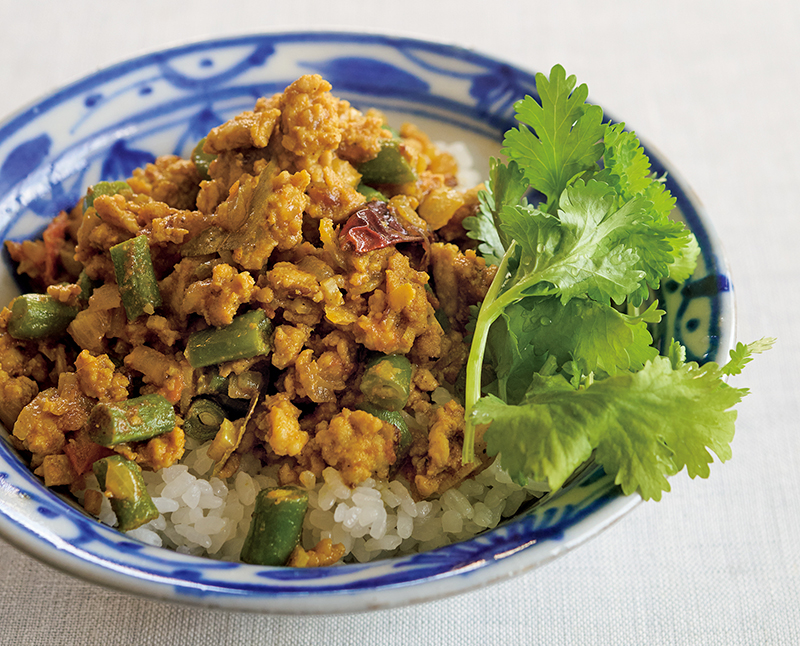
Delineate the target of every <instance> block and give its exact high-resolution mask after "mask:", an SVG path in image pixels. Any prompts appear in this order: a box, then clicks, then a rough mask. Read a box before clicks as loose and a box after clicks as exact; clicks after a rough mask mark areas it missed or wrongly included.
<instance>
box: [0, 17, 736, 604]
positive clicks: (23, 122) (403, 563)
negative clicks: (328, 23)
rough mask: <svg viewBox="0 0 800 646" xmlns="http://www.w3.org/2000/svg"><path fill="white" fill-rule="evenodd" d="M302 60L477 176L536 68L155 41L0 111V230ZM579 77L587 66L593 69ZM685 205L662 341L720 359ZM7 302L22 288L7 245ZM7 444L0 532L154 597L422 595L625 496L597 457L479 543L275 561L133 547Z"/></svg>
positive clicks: (19, 233) (249, 98)
mask: <svg viewBox="0 0 800 646" xmlns="http://www.w3.org/2000/svg"><path fill="white" fill-rule="evenodd" d="M305 73H319V74H321V75H322V76H323V77H325V78H326V79H327V80H329V81H330V82H331V83H332V85H333V88H334V93H335V94H336V95H337V96H340V97H342V98H344V99H347V100H349V101H350V102H351V103H352V104H353V105H354V106H355V107H357V108H361V109H366V108H368V107H376V108H378V109H380V110H382V111H383V112H384V113H385V114H386V115H387V116H388V118H389V120H390V122H393V123H400V122H401V121H402V120H404V119H408V120H412V121H414V122H415V123H417V124H418V125H420V126H421V127H422V128H423V129H425V130H426V131H427V132H429V133H430V134H432V135H433V137H434V138H435V139H437V140H443V141H463V142H465V143H466V145H467V146H468V148H469V150H470V152H471V153H472V155H473V156H474V158H475V159H476V164H477V170H478V171H479V172H481V174H482V175H483V176H486V174H487V171H488V159H489V157H490V156H491V155H496V154H497V153H498V151H499V148H500V142H501V140H502V134H503V132H504V131H505V130H506V129H507V128H509V127H510V126H511V125H513V112H514V111H513V105H514V102H515V101H517V100H518V99H520V98H522V97H523V96H524V95H526V94H534V93H535V91H534V74H532V73H531V72H528V71H525V70H521V69H518V68H516V67H514V66H513V65H510V64H508V63H505V62H502V61H499V60H496V59H494V58H491V57H489V56H485V55H482V54H479V53H476V52H473V51H470V50H466V49H462V48H459V47H455V46H451V45H444V44H438V43H431V42H425V41H420V40H413V39H408V38H394V37H389V36H383V35H365V34H350V33H317V32H313V33H282V34H265V35H253V36H245V37H235V38H227V39H219V40H212V41H208V42H202V43H195V44H190V45H186V46H182V47H178V48H174V49H168V50H165V51H160V52H156V53H152V54H148V55H145V56H142V57H139V58H135V59H133V60H130V61H127V62H124V63H120V64H117V65H114V66H112V67H109V68H107V69H104V70H102V71H99V72H97V73H95V74H92V75H90V76H88V77H86V78H84V79H82V80H80V81H78V82H76V83H73V84H71V85H69V86H67V87H64V88H62V89H60V90H57V91H56V92H53V93H52V94H50V95H49V96H47V97H45V98H43V99H41V100H40V101H39V102H38V103H36V104H35V105H32V106H30V107H28V108H26V109H23V110H22V111H20V112H19V113H17V114H15V115H13V116H11V117H10V118H8V119H6V120H5V121H4V122H3V123H2V124H0V227H2V234H3V238H4V239H15V240H19V239H23V238H28V237H33V236H35V235H37V234H39V233H40V232H41V231H42V230H43V229H44V227H45V226H46V223H47V222H48V220H49V219H50V218H52V217H53V216H54V215H55V214H56V213H58V211H59V210H60V209H67V208H70V207H71V206H72V205H74V204H75V203H76V201H77V200H78V199H79V197H80V196H81V195H82V194H83V192H84V191H85V187H86V186H87V185H89V184H91V183H93V182H96V181H98V180H102V179H118V178H122V177H126V176H128V175H129V174H130V172H131V171H132V170H133V169H134V168H135V167H137V166H141V165H142V164H143V163H146V162H149V161H152V160H153V159H154V157H155V156H156V155H159V154H165V153H176V154H181V155H188V154H189V152H190V151H191V149H192V147H193V146H194V144H195V142H196V141H197V140H198V139H200V138H201V137H203V136H204V135H205V134H206V132H207V131H208V130H209V129H210V128H211V127H213V126H215V125H218V124H219V123H221V122H222V121H224V120H226V119H227V118H229V117H231V116H233V115H234V114H236V113H238V112H240V111H242V110H245V109H251V108H252V106H253V104H254V102H255V100H256V98H258V97H259V96H263V95H271V94H273V93H275V92H279V91H282V90H283V89H284V88H285V87H286V86H287V85H288V84H289V83H291V82H292V81H293V80H294V79H296V78H297V77H298V76H300V75H302V74H305ZM588 81H590V79H588ZM646 149H647V152H648V154H649V156H650V159H651V162H652V164H653V168H654V170H655V172H656V173H658V174H663V173H667V178H666V181H667V185H668V188H669V189H670V191H671V192H672V193H673V195H675V196H676V198H677V204H678V209H677V210H678V211H679V213H678V215H677V217H680V218H683V220H684V221H685V222H686V223H687V225H688V226H689V227H690V228H691V230H692V231H693V232H694V234H695V236H696V237H697V239H698V242H699V244H700V248H701V252H702V253H701V258H700V262H699V266H698V268H697V272H696V273H695V275H694V276H693V277H692V278H691V279H690V280H689V281H688V282H687V283H686V284H683V285H678V284H676V283H674V282H671V283H667V284H666V285H664V286H663V287H662V294H661V299H662V304H663V306H665V309H666V311H667V315H666V317H665V318H664V321H663V323H662V326H661V328H660V329H659V331H658V334H657V337H659V339H660V341H661V342H664V341H665V340H668V339H669V338H670V337H675V338H677V339H679V340H681V341H682V342H683V343H684V345H686V347H687V351H688V352H687V355H688V356H687V358H688V359H693V360H698V361H701V362H702V361H706V360H714V359H716V358H717V357H725V356H726V355H727V351H728V350H729V349H730V347H732V343H733V338H734V336H733V292H732V288H731V284H730V282H729V280H728V275H729V272H728V269H727V266H726V264H725V260H724V258H723V256H722V254H721V251H720V246H719V243H718V241H717V238H716V237H715V235H714V233H713V231H712V229H711V227H710V226H709V224H708V222H707V221H706V220H705V218H704V216H703V213H702V209H701V207H700V205H699V204H698V202H697V200H696V199H695V198H694V197H693V195H692V194H691V192H690V191H689V190H688V189H687V188H686V187H685V185H684V184H683V183H682V182H681V181H680V179H679V178H678V176H677V175H676V173H675V172H674V171H673V170H672V169H670V168H668V167H667V165H666V163H665V162H664V161H663V160H662V159H661V158H660V157H659V155H658V154H657V153H655V152H654V151H653V150H652V149H651V148H648V147H646ZM5 260H6V262H5V263H4V264H3V267H2V269H0V299H1V300H2V302H3V303H7V302H8V301H9V300H10V299H11V298H12V297H13V296H14V295H16V294H17V293H19V288H18V287H17V284H16V282H15V279H14V271H13V268H12V267H11V265H10V263H9V261H8V258H7V257H6V258H5ZM3 438H4V439H5V440H6V441H0V536H1V537H2V538H3V539H4V540H6V541H7V542H9V543H11V544H13V545H15V546H16V547H18V548H19V549H21V550H22V551H24V552H26V553H28V554H29V555H31V556H33V557H34V558H37V559H39V560H40V561H42V562H44V563H46V564H48V565H50V566H53V567H55V568H58V569H60V570H62V571H64V572H66V573H69V574H71V575H74V576H77V577H80V578H82V579H85V580H88V581H91V582H94V583H96V584H100V585H104V586H108V587H111V588H115V589H118V590H121V591H125V592H130V593H135V594H139V595H143V596H146V597H149V598H152V599H162V600H167V601H173V602H183V603H188V604H194V605H198V606H204V607H215V608H226V609H231V610H239V611H255V612H271V613H291V614H327V613H338V612H356V611H364V610H369V609H376V608H387V607H393V606H400V605H406V604H410V603H415V602H422V601H426V600H430V599H435V598H440V597H444V596H448V595H453V594H457V593H461V592H464V591H467V590H470V589H474V588H477V587H480V586H484V585H487V584H489V583H491V582H495V581H498V580H501V579H504V578H506V577H510V576H514V575H517V574H519V573H521V572H525V571H527V570H530V569H532V568H535V567H537V566H539V565H542V564H544V563H547V562H549V561H551V560H552V559H554V558H557V557H559V556H561V555H563V554H564V553H566V552H568V551H569V550H571V549H572V548H574V547H576V546H577V545H580V544H581V543H583V542H585V541H586V540H588V539H589V538H591V537H592V536H594V535H596V534H597V533H598V532H600V531H602V530H603V529H605V528H606V527H608V526H609V525H611V524H612V523H614V522H615V521H616V520H618V519H619V518H621V517H622V516H623V515H624V514H626V513H627V512H629V511H630V510H631V509H632V508H634V507H635V506H636V505H637V504H638V503H639V502H640V498H639V496H637V495H630V496H625V495H624V494H623V493H622V491H621V490H620V489H619V488H618V487H617V486H616V485H615V484H614V482H613V479H612V478H611V477H609V476H608V475H606V474H605V473H604V472H603V470H602V469H601V468H599V467H597V466H593V465H588V466H586V467H585V468H584V469H582V470H581V471H580V472H579V473H576V474H575V475H574V476H573V477H572V479H571V480H570V482H569V483H568V484H567V485H566V486H565V487H563V488H562V489H561V490H559V491H558V492H556V493H554V494H551V495H550V496H548V497H546V498H545V499H543V500H542V501H541V502H540V503H539V504H537V505H535V506H534V507H533V508H531V509H529V510H527V511H525V512H524V513H521V514H519V515H517V516H516V517H513V518H512V519H510V520H508V521H507V522H504V523H503V524H501V525H500V526H498V527H497V528H495V529H494V530H491V531H487V532H485V533H483V534H481V535H478V536H477V537H475V538H473V539H472V540H469V541H466V542H462V543H457V544H454V545H450V546H448V547H443V548H440V549H436V550H433V551H431V552H427V553H422V554H417V555H413V556H404V557H398V558H393V559H386V560H380V561H373V562H370V563H365V564H354V565H341V566H333V567H326V568H319V569H288V568H268V567H258V566H253V565H245V564H240V563H228V562H219V561H214V560H210V559H202V558H198V557H192V556H187V555H184V554H180V553H178V552H174V551H170V550H167V549H162V548H156V547H152V546H148V545H145V544H143V543H139V542H138V541H136V540H133V539H131V538H130V537H128V536H125V535H123V534H121V533H118V532H117V531H116V530H114V529H111V528H109V527H106V526H104V525H102V524H101V523H99V522H98V521H96V520H94V519H93V518H90V517H88V516H87V515H86V514H85V513H84V512H83V511H81V510H80V509H79V508H78V507H77V506H75V505H74V504H73V503H71V502H70V501H69V500H67V499H65V498H62V497H60V496H59V495H57V494H56V493H54V492H53V491H51V490H48V489H47V488H45V487H44V485H43V484H42V482H41V481H40V480H39V479H38V478H37V477H36V476H34V475H33V474H32V473H31V471H30V470H29V469H28V468H27V467H26V465H25V464H24V462H23V461H22V460H21V459H20V456H19V455H18V454H17V453H16V452H15V451H14V450H13V448H11V445H10V443H8V441H7V440H8V434H7V433H5V432H3Z"/></svg>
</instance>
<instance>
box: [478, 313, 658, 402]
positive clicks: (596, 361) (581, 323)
mask: <svg viewBox="0 0 800 646" xmlns="http://www.w3.org/2000/svg"><path fill="white" fill-rule="evenodd" d="M662 315H663V312H661V311H660V310H658V309H656V304H655V303H653V304H652V305H651V306H650V307H649V308H648V309H647V310H646V311H645V312H643V313H642V314H641V315H639V316H631V315H628V314H623V313H621V312H619V311H617V310H616V309H614V308H613V307H611V306H610V305H603V304H600V303H596V302H594V301H591V300H589V299H586V298H575V299H572V300H571V301H570V302H569V303H568V304H566V305H564V304H562V303H561V302H560V301H559V300H558V299H557V298H553V297H527V298H524V299H522V300H521V301H519V302H518V303H515V304H513V305H511V306H509V307H507V308H506V309H505V310H504V311H503V313H502V315H501V316H500V318H499V319H498V320H497V321H495V323H494V324H493V325H492V328H491V330H490V331H489V337H488V340H487V357H486V358H487V363H488V364H489V365H490V366H491V368H492V369H493V376H494V380H493V381H492V382H491V383H487V384H486V387H485V391H486V392H489V393H494V394H495V395H497V396H498V397H500V398H501V399H502V400H503V401H505V402H507V403H510V404H517V403H519V402H520V401H521V400H522V398H523V396H524V395H525V392H526V390H527V388H528V385H529V384H530V383H531V380H532V379H533V378H534V374H535V373H537V372H541V371H542V370H543V367H544V364H545V362H546V361H547V360H548V359H551V360H552V361H553V362H554V367H555V368H556V369H561V368H563V367H564V366H565V365H566V364H570V366H569V369H568V370H569V372H571V373H575V374H577V375H578V376H580V375H588V374H596V375H600V376H606V375H615V374H618V373H620V372H624V371H627V370H640V369H641V368H642V367H643V366H644V364H645V363H646V362H647V361H650V360H652V359H653V358H655V357H656V356H657V355H658V351H657V350H656V349H655V348H654V347H652V345H651V344H652V342H653V338H652V336H651V335H650V332H649V330H648V328H647V324H648V323H657V322H658V321H659V320H660V319H661V316H662Z"/></svg>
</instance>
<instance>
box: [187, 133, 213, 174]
mask: <svg viewBox="0 0 800 646" xmlns="http://www.w3.org/2000/svg"><path fill="white" fill-rule="evenodd" d="M205 143H206V138H205V137H203V138H202V139H201V140H200V141H198V142H197V145H196V146H195V147H194V150H192V162H193V163H194V167H195V168H196V169H197V172H198V174H199V175H200V179H205V180H208V179H211V176H210V175H209V174H208V167H209V166H211V162H213V161H214V160H215V159H216V158H217V156H216V155H212V154H211V153H207V152H203V146H204V145H205Z"/></svg>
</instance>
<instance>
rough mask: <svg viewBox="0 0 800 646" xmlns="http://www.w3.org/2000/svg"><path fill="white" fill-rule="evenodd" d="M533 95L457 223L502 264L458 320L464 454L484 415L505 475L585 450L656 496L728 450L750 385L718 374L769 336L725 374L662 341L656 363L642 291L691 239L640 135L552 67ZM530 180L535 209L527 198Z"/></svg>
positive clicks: (626, 485)
mask: <svg viewBox="0 0 800 646" xmlns="http://www.w3.org/2000/svg"><path fill="white" fill-rule="evenodd" d="M537 89H538V93H539V97H540V101H537V100H535V99H533V98H532V97H526V98H525V99H523V100H522V101H519V102H518V103H517V104H516V106H515V107H516V110H517V118H518V120H519V122H520V126H519V127H518V128H514V129H511V130H509V131H508V132H507V133H506V136H505V139H504V142H503V143H504V147H503V152H504V154H505V155H506V156H507V157H508V159H509V160H510V161H509V162H508V164H502V163H500V162H499V161H497V160H492V161H491V172H490V178H489V181H488V183H487V186H486V188H485V190H484V191H482V192H481V193H480V194H479V202H480V208H479V211H478V213H477V214H476V215H474V216H471V217H469V218H466V219H465V220H464V226H465V228H466V229H467V235H468V236H469V237H471V238H473V239H475V240H477V241H478V243H479V244H478V251H479V252H480V253H481V254H482V255H483V257H484V258H485V259H486V260H487V262H490V263H492V264H496V265H497V266H498V271H497V274H496V275H495V278H494V280H493V282H492V284H491V286H490V287H489V290H488V291H487V294H486V297H485V298H484V301H483V303H482V304H481V306H480V309H479V310H478V311H477V314H475V313H473V315H472V316H471V318H470V331H471V333H472V343H471V347H470V355H469V358H468V360H467V370H466V385H465V407H466V430H465V436H464V448H463V455H462V459H463V460H464V462H470V461H472V460H473V459H474V433H475V427H476V425H479V424H486V425H488V427H487V429H486V431H485V436H484V437H485V439H486V442H487V447H488V448H487V450H488V453H489V455H497V454H499V455H500V459H501V462H502V465H503V467H504V468H506V469H507V470H508V471H509V473H510V474H511V476H512V477H513V478H514V479H515V480H517V481H520V482H522V481H525V480H526V479H527V478H534V479H537V480H544V481H547V482H548V483H549V484H550V486H551V487H553V488H557V487H559V486H561V485H562V484H563V483H564V481H565V480H566V479H567V478H568V477H569V475H570V474H571V473H572V472H573V471H574V470H575V469H576V468H577V467H578V466H579V465H580V464H581V463H582V462H583V461H585V460H586V459H588V458H589V457H590V456H594V458H595V459H596V460H597V462H598V463H599V464H601V465H602V466H603V467H604V468H605V470H606V471H607V472H608V473H611V474H615V478H616V482H617V483H618V484H620V486H621V487H622V489H623V491H624V492H625V493H631V492H633V491H639V492H640V493H641V495H642V496H643V497H645V498H655V499H660V497H661V494H662V492H663V491H667V490H669V483H668V481H667V479H666V478H667V476H670V475H673V474H675V473H677V472H678V471H680V470H682V469H684V468H685V469H686V470H687V472H688V473H689V475H690V476H692V477H695V476H701V477H706V476H707V475H708V472H709V468H708V465H709V464H710V462H711V461H712V459H713V458H712V456H711V452H713V453H714V454H716V456H717V457H718V458H719V459H720V460H723V461H724V460H726V459H727V458H728V457H730V441H731V439H732V437H733V431H734V420H735V418H736V413H735V412H734V411H733V410H732V408H733V406H735V405H736V404H737V403H738V402H739V401H740V400H741V398H742V397H743V396H744V395H745V394H747V390H746V389H737V388H733V387H731V386H729V385H727V383H726V382H725V378H727V377H728V376H731V375H736V374H739V373H740V372H741V370H742V368H743V367H744V365H745V364H747V363H748V362H749V361H750V360H751V359H752V355H753V353H756V352H761V351H763V350H765V349H767V348H768V347H769V346H770V345H771V343H772V340H770V339H767V340H763V341H760V342H756V343H755V344H751V345H749V346H746V345H744V344H739V345H738V346H737V347H736V349H735V350H733V351H732V352H731V360H730V361H729V363H728V364H726V365H725V366H723V367H719V366H718V365H717V364H715V363H707V364H705V365H703V366H699V365H698V364H696V363H687V362H686V361H685V357H686V352H685V349H684V348H683V347H682V346H681V345H680V344H679V343H677V342H674V341H673V342H672V344H671V345H670V347H669V348H668V349H667V351H666V354H665V356H663V357H662V356H658V352H657V350H656V349H655V348H653V347H652V337H651V336H650V332H649V329H648V326H649V325H651V324H655V323H657V322H658V321H659V320H660V318H661V316H662V315H663V312H661V311H660V310H659V309H658V305H657V303H656V302H651V294H652V291H651V290H652V289H654V288H657V287H658V286H659V284H660V282H661V281H662V280H664V279H665V278H666V277H668V276H671V277H673V278H675V279H676V280H685V279H686V278H688V277H689V276H690V275H691V274H692V272H693V270H694V266H695V264H696V261H697V256H698V252H699V248H698V246H697V241H696V240H695V239H694V236H693V235H692V234H691V232H690V231H689V230H688V229H687V228H686V227H685V226H684V225H683V224H681V223H680V222H676V221H673V220H671V219H670V217H669V216H670V213H671V212H672V210H673V209H674V206H675V199H674V198H673V197H672V195H670V193H669V191H668V190H667V189H666V186H665V183H664V178H663V177H661V178H659V177H655V176H654V175H653V173H652V171H651V167H650V162H649V160H648V159H647V156H646V155H645V153H644V150H643V148H642V146H641V144H640V142H639V140H638V139H637V137H636V135H635V134H634V133H632V132H629V131H626V130H625V129H624V126H623V125H622V124H609V123H603V121H602V111H601V110H600V108H599V107H597V106H592V105H588V104H587V103H586V97H587V96H588V90H587V89H586V86H585V85H580V86H578V87H575V77H573V76H569V77H567V75H566V73H565V72H564V69H563V68H562V67H561V66H558V65H556V66H555V67H554V68H553V69H552V71H551V73H550V77H549V78H548V77H545V76H544V75H541V74H539V75H537ZM531 189H532V190H534V191H537V192H539V193H540V194H541V195H543V200H542V202H541V204H529V203H528V202H527V201H526V199H525V197H524V196H525V195H526V194H528V193H529V191H530V190H531ZM484 381H485V383H483V382H484Z"/></svg>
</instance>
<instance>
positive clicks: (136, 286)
mask: <svg viewBox="0 0 800 646" xmlns="http://www.w3.org/2000/svg"><path fill="white" fill-rule="evenodd" d="M109 251H110V252H111V260H112V261H113V262H114V275H115V276H116V278H117V285H118V286H119V295H120V296H121V297H122V305H123V306H124V307H125V313H126V314H127V315H128V320H129V321H133V320H135V319H137V318H139V317H140V316H141V315H142V314H153V313H154V312H155V310H156V308H157V307H159V306H160V305H161V292H160V291H159V289H158V281H157V280H156V272H155V270H154V269H153V259H152V258H151V256H150V244H149V242H148V241H147V236H146V235H140V236H136V237H135V238H130V239H128V240H124V241H123V242H120V243H119V244H117V245H114V246H113V247H111V249H110V250H109Z"/></svg>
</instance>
